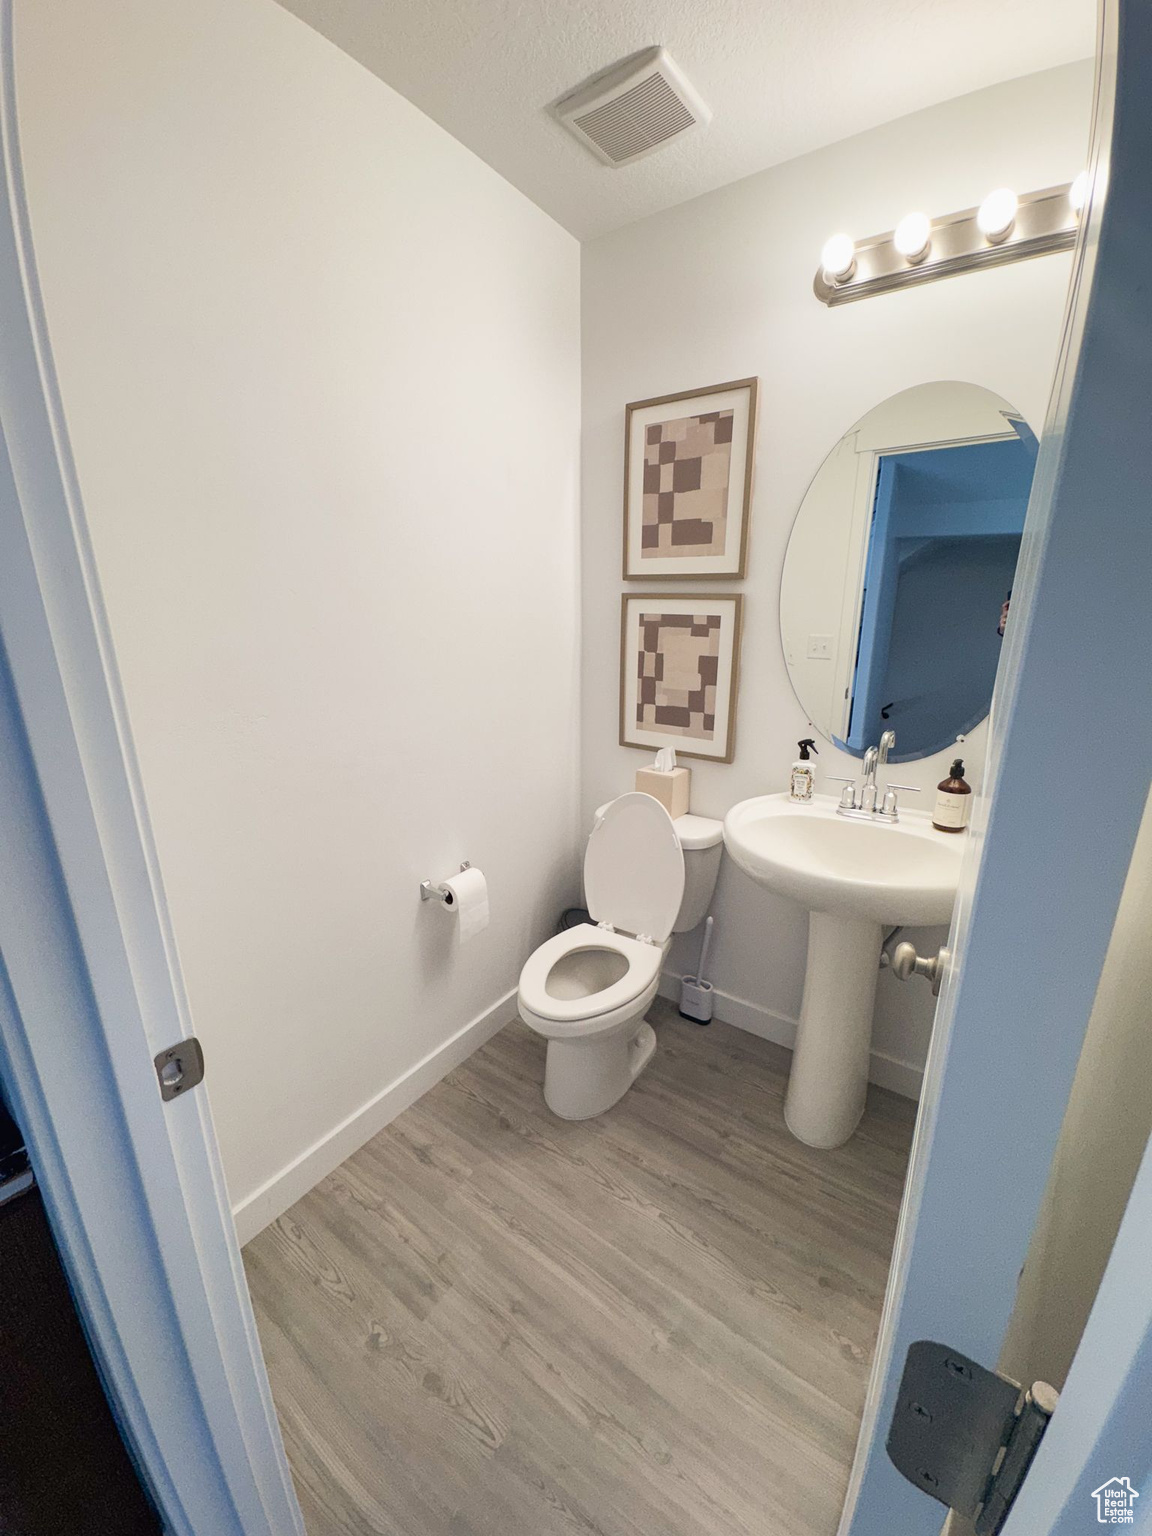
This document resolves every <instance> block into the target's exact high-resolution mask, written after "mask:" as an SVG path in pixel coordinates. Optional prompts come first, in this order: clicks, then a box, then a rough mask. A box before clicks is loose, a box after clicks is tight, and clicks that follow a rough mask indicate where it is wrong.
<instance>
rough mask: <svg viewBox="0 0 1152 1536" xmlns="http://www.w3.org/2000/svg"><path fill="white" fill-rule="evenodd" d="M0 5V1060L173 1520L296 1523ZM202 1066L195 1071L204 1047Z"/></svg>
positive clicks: (124, 1407)
mask: <svg viewBox="0 0 1152 1536" xmlns="http://www.w3.org/2000/svg"><path fill="white" fill-rule="evenodd" d="M13 28H14V18H13V0H0V155H2V176H3V179H2V182H0V334H2V335H3V337H4V345H3V352H2V355H0V838H2V840H3V841H2V846H3V848H4V858H5V865H6V868H5V878H4V880H3V882H0V887H2V888H0V954H2V956H3V959H2V961H0V1071H2V1073H3V1075H4V1079H5V1082H6V1084H7V1087H8V1089H9V1091H10V1094H11V1098H12V1100H13V1106H12V1107H13V1109H14V1112H15V1113H16V1115H17V1117H18V1119H19V1120H20V1122H21V1127H22V1129H23V1131H24V1134H25V1137H26V1139H27V1143H28V1149H29V1153H30V1156H31V1159H32V1163H33V1166H34V1169H35V1172H36V1176H37V1179H38V1181H39V1184H40V1187H41V1190H42V1192H43V1195H44V1200H45V1205H46V1207H47V1210H48V1214H49V1218H50V1220H51V1223H52V1227H53V1232H54V1235H55V1238H56V1241H57V1244H58V1246H59V1248H60V1252H61V1257H62V1260H63V1262H64V1266H65V1269H66V1271H67V1273H68V1277H69V1280H70V1283H71V1285H72V1288H73V1292H74V1295H75V1298H76V1302H77V1307H78V1310H79V1313H80V1316H81V1318H82V1320H83V1322H84V1324H85V1327H86V1330H87V1333H88V1336H89V1340H90V1343H91V1346H92V1350H93V1355H94V1357H95V1359H96V1362H97V1365H98V1367H99V1368H100V1370H101V1372H102V1375H103V1378H104V1381H105V1384H106V1386H107V1389H108V1392H109V1398H110V1401H111V1403H112V1405H113V1408H114V1410H115V1411H116V1413H117V1416H118V1419H119V1422H120V1424H121V1428H122V1430H123V1432H124V1435H125V1440H126V1443H127V1444H128V1446H129V1448H130V1450H131V1451H132V1452H133V1454H134V1455H135V1457H136V1460H137V1465H138V1467H139V1469H140V1471H141V1475H142V1477H143V1478H144V1481H145V1484H146V1486H148V1487H149V1488H150V1490H151V1492H152V1495H153V1497H154V1499H155V1501H156V1503H157V1506H158V1509H159V1511H160V1514H161V1518H162V1521H163V1523H164V1526H165V1529H166V1531H168V1532H169V1533H171V1536H206V1533H208V1532H211V1533H212V1536H303V1531H304V1526H303V1520H302V1518H301V1515H300V1510H299V1505H298V1504H297V1501H296V1496H295V1492H294V1490H293V1487H292V1481H291V1476H290V1474H289V1470H288V1463H287V1458H286V1456H285V1453H284V1447H283V1442H282V1439H281V1435H280V1430H279V1425H278V1423H277V1420H276V1414H275V1409H274V1407H273V1404H272V1397H271V1392H270V1390H269V1387H268V1379H267V1374H266V1372H265V1368H264V1361H263V1357H262V1355H261V1351H260V1343H259V1339H258V1336H257V1333H256V1326H255V1320H254V1318H253V1314H252V1308H251V1304H250V1301H249V1297H248V1290H247V1285H246V1283H245V1278H244V1270H243V1264H242V1261H241V1257H240V1250H239V1246H238V1243H237V1239H236V1232H235V1227H234V1225H233V1221H232V1215H231V1211H230V1209H229V1205H228V1199H227V1191H226V1187H225V1183H224V1177H223V1173H222V1170H221V1167H220V1161H219V1157H218V1154H217V1151H216V1138H215V1132H214V1130H213V1126H212V1119H211V1111H210V1108H209V1103H208V1098H207V1094H206V1092H205V1090H204V1089H203V1088H196V1089H194V1090H192V1091H191V1092H189V1093H188V1094H187V1095H186V1096H185V1097H183V1098H178V1099H176V1100H174V1101H172V1102H171V1103H169V1104H164V1103H162V1101H161V1098H160V1092H159V1086H158V1083H157V1080H156V1075H155V1072H154V1069H153V1065H152V1059H153V1057H154V1055H155V1054H156V1053H158V1052H159V1051H160V1050H162V1049H163V1048H165V1047H166V1046H169V1045H172V1044H174V1043H176V1042H177V1041H179V1040H181V1039H183V1038H185V1037H187V1036H188V1035H189V1034H190V1033H191V1028H190V1025H189V1014H188V1008H187V1003H186V999H185V997H184V991H183V986H182V983H181V980H180V973H179V967H178V963H177V959H176V949H175V945H174V942H173V937H172V931H171V926H170V923H169V921H168V914H167V908H166V905H165V900H164V892H163V888H162V885H161V881H160V875H159V869H158V866H157V861H156V855H155V850H154V847H153V842H152V834H151V830H150V827H149V824H148V817H147V811H146V808H145V803H144V798H143V794H142V791H141V786H140V778H139V773H138V771H137V767H136V762H135V758H134V755H133V749H132V744H131V736H130V732H129V727H128V718H127V713H126V710H125V706H124V700H123V697H122V694H121V690H120V685H119V681H118V678H117V673H116V667H115V661H114V657H113V651H112V646H111V641H110V637H109V631H108V625H107V621H106V618H105V615H104V612H103V608H102V604H101V599H100V595H99V586H98V582H97V578H96V571H95V566H94V562H93V558H92V552H91V549H90V546H89V542H88V537H87V533H86V530H85V526H84V518H83V509H82V506H81V501H80V495H79V491H78V488H77V483H76V476H75V471H74V467H73V463H72V457H71V452H70V448H69V444H68V434H67V427H66V423H65V418H64V413H63V410H62V408H61V403H60V396H59V391H58V387H57V383H56V378H55V374H54V370H53V362H52V354H51V349H50V346H49V341H48V330H47V325H46V322H45V316H44V310H43V305H42V302H41V297H40V292H39V287H38V283H37V277H36V268H35V261H34V255H33V248H32V241H31V235H30V229H29V218H28V208H27V202H26V198H25V192H24V185H23V179H22V170H21V161H20V146H19V134H18V125H17V115H16V60H15V49H14V30H13ZM208 1070H209V1075H210V1074H211V1063H210V1062H209V1068H208Z"/></svg>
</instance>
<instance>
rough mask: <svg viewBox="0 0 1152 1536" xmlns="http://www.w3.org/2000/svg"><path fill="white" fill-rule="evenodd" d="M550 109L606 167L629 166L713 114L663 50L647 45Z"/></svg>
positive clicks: (698, 126) (708, 120)
mask: <svg viewBox="0 0 1152 1536" xmlns="http://www.w3.org/2000/svg"><path fill="white" fill-rule="evenodd" d="M554 110H555V112H556V114H557V116H558V117H559V119H560V121H561V122H562V123H563V124H564V126H565V127H566V128H567V129H568V131H569V132H570V133H571V134H573V135H574V136H575V137H576V138H578V139H579V140H580V142H581V144H583V145H584V146H585V147H586V148H588V149H590V150H591V151H592V153H593V154H594V155H595V156H596V158H597V159H598V160H603V162H604V164H605V165H631V164H632V162H633V160H642V159H643V158H644V156H645V155H650V154H652V152H653V151H654V150H657V149H662V148H663V147H664V145H665V144H671V143H673V142H674V141H675V140H676V139H681V138H683V137H684V135H685V134H686V133H691V132H692V131H693V129H695V128H705V127H707V125H708V123H709V122H710V121H711V118H712V114H711V112H710V111H709V110H708V108H707V107H706V106H705V105H704V103H703V102H702V101H701V100H700V97H699V96H698V95H697V94H696V92H695V90H693V88H692V86H691V85H689V83H688V81H687V80H686V79H685V77H684V75H683V74H682V73H681V71H680V70H679V68H678V67H677V66H676V65H675V64H674V63H673V62H672V60H671V58H669V56H668V54H667V53H665V51H664V49H663V48H646V49H645V50H644V52H643V53H637V54H633V55H632V57H631V58H628V59H624V60H622V61H621V63H619V64H614V65H613V66H612V67H611V69H606V70H604V71H602V72H601V73H600V74H598V75H594V76H593V77H592V79H591V80H588V81H586V82H585V83H584V84H583V85H581V86H578V87H577V89H576V90H574V91H570V92H569V93H568V95H567V96H562V97H561V98H560V100H559V101H558V102H557V103H556V104H555V108H554Z"/></svg>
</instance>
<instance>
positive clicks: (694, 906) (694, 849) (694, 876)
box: [672, 814, 724, 933]
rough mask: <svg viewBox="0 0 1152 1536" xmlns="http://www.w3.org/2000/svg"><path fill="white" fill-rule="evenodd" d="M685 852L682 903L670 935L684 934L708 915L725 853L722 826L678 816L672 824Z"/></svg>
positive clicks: (717, 822) (697, 818)
mask: <svg viewBox="0 0 1152 1536" xmlns="http://www.w3.org/2000/svg"><path fill="white" fill-rule="evenodd" d="M672 825H673V826H674V827H675V828H676V835H677V837H678V838H679V839H680V846H681V848H683V850H684V900H683V901H682V902H681V903H680V912H679V915H678V916H677V918H676V922H675V924H674V926H673V929H672V932H673V933H687V932H688V931H689V929H691V928H695V927H696V926H697V925H698V924H699V923H702V922H703V921H704V919H705V918H706V917H707V916H708V908H709V907H710V906H711V905H712V893H713V891H715V889H716V876H717V874H718V873H719V870H720V855H721V853H722V852H723V851H724V823H723V822H720V821H713V820H712V818H711V817H710V816H692V815H691V814H689V815H687V816H677V818H676V820H675V821H674V822H673V823H672Z"/></svg>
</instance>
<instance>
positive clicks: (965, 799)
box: [932, 758, 972, 832]
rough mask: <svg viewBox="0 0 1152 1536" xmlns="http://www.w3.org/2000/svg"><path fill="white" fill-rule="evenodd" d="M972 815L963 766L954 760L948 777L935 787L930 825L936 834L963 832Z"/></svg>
mask: <svg viewBox="0 0 1152 1536" xmlns="http://www.w3.org/2000/svg"><path fill="white" fill-rule="evenodd" d="M971 814H972V786H971V784H969V782H968V780H967V779H966V778H965V777H964V764H963V762H962V760H961V759H960V758H956V760H955V761H954V762H953V764H952V766H951V768H949V770H948V777H947V778H946V779H941V780H940V782H939V784H937V786H936V809H935V810H934V811H933V812H932V825H933V826H934V827H935V828H936V830H937V831H938V832H963V830H964V828H965V827H966V826H967V825H968V818H969V816H970V815H971Z"/></svg>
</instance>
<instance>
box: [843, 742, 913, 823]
mask: <svg viewBox="0 0 1152 1536" xmlns="http://www.w3.org/2000/svg"><path fill="white" fill-rule="evenodd" d="M895 745H896V732H895V731H885V732H884V734H883V736H881V738H880V742H879V745H878V746H875V747H869V748H868V750H867V751H866V752H865V754H864V762H863V764H862V765H861V773H862V775H863V783H862V784H861V786H860V794H859V798H857V794H856V780H855V779H845V778H841V777H840V776H839V775H838V774H829V775H828V777H829V778H834V779H836V782H837V783H841V784H843V785H844V789H843V792H842V793H841V795H840V804H839V805H838V806H837V807H836V814H837V815H838V816H852V817H855V818H856V820H858V821H886V822H895V821H899V820H900V815H899V812H898V810H897V807H896V791H897V790H898V789H905V790H907V791H908V792H909V793H910V794H913V795H918V794H919V793H920V791H919V790H918V789H917V788H916V786H915V785H914V784H885V786H884V795H883V798H882V799H881V801H880V805H879V807H877V804H876V800H877V796H878V794H879V791H878V789H877V785H876V773H877V770H878V769H879V768H883V767H886V766H887V763H888V754H889V753H890V752H891V751H892V749H893V747H894V746H895Z"/></svg>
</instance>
